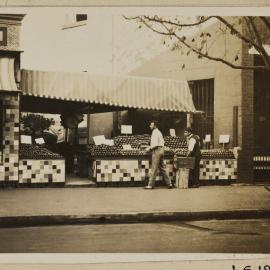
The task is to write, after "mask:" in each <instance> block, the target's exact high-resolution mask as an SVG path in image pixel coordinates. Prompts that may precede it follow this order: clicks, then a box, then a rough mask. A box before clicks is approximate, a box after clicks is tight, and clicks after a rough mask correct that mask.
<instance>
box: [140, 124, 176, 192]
mask: <svg viewBox="0 0 270 270" xmlns="http://www.w3.org/2000/svg"><path fill="white" fill-rule="evenodd" d="M150 129H151V130H152V136H151V144H150V147H149V148H148V150H151V151H152V167H151V174H150V179H149V183H148V185H147V186H146V187H144V188H145V189H153V188H154V187H155V181H156V177H157V173H158V169H159V170H160V171H161V173H162V176H163V178H164V180H165V182H166V184H167V186H168V188H173V185H172V183H171V180H170V178H169V175H168V174H167V172H166V167H165V164H164V162H163V156H164V139H163V136H162V134H161V132H160V130H159V129H158V127H157V121H151V123H150Z"/></svg>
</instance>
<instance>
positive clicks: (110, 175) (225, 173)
mask: <svg viewBox="0 0 270 270" xmlns="http://www.w3.org/2000/svg"><path fill="white" fill-rule="evenodd" d="M164 162H165V164H166V167H167V172H168V173H169V176H170V178H171V179H173V180H175V179H176V172H175V170H174V168H173V161H172V160H169V159H165V160H164ZM94 165H95V166H94V176H95V177H96V180H97V182H132V181H134V182H138V181H145V180H148V179H149V173H150V168H151V161H150V160H148V159H140V160H136V159H134V160H133V159H132V160H130V159H127V160H96V162H95V163H94ZM200 167H201V169H200V180H235V179H237V160H235V159H228V160H204V159H203V160H201V164H200ZM160 180H162V176H161V175H159V176H158V177H157V181H160Z"/></svg>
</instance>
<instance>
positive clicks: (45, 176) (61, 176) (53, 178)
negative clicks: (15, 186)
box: [19, 144, 65, 184]
mask: <svg viewBox="0 0 270 270" xmlns="http://www.w3.org/2000/svg"><path fill="white" fill-rule="evenodd" d="M64 182H65V160H64V158H63V157H62V156H61V155H59V154H57V153H53V152H52V151H50V150H48V149H46V148H45V147H44V146H40V145H32V144H21V145H20V150H19V184H37V183H39V184H40V183H49V184H52V183H64Z"/></svg>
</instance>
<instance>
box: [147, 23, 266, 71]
mask: <svg viewBox="0 0 270 270" xmlns="http://www.w3.org/2000/svg"><path fill="white" fill-rule="evenodd" d="M143 23H144V24H145V25H146V26H147V27H148V28H149V29H151V30H152V31H153V32H155V33H158V34H160V35H166V36H174V37H175V38H176V39H177V40H178V41H179V42H180V43H182V44H183V45H185V46H186V47H187V48H189V49H190V50H191V51H193V52H195V53H196V54H198V55H200V56H201V57H203V58H207V59H209V60H214V61H217V62H221V63H223V64H226V65H227V66H230V67H231V68H233V69H246V70H254V69H265V66H241V65H234V64H233V63H231V62H229V61H227V60H224V59H222V58H219V57H214V56H210V55H208V54H206V53H203V52H201V51H200V50H198V49H196V48H194V47H192V46H191V45H190V44H188V43H187V42H186V41H185V39H183V38H181V37H179V36H178V35H177V34H176V33H175V32H170V29H169V28H168V27H167V26H166V25H163V26H164V27H165V28H166V30H167V32H162V31H159V30H156V29H154V28H153V27H151V26H150V25H149V24H147V23H146V22H144V21H143Z"/></svg>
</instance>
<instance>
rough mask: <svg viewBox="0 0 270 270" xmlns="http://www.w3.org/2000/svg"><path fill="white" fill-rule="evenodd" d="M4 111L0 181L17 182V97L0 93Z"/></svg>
mask: <svg viewBox="0 0 270 270" xmlns="http://www.w3.org/2000/svg"><path fill="white" fill-rule="evenodd" d="M0 99H1V100H3V106H4V110H5V117H4V119H5V122H4V126H3V127H2V128H3V145H4V149H3V152H2V153H1V155H2V162H1V164H0V181H17V182H18V169H19V96H18V94H13V95H11V94H8V93H0Z"/></svg>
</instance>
